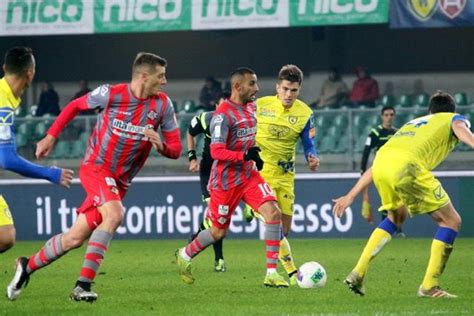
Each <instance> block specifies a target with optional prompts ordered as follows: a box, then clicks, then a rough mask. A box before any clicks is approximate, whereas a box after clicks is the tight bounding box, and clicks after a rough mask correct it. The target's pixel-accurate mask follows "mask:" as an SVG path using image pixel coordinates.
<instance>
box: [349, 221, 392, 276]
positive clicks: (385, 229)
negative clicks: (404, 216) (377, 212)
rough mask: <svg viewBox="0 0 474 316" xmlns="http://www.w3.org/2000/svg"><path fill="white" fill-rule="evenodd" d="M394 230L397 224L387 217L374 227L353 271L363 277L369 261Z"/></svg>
mask: <svg viewBox="0 0 474 316" xmlns="http://www.w3.org/2000/svg"><path fill="white" fill-rule="evenodd" d="M396 230H397V226H396V225H395V224H394V223H393V222H392V221H391V220H390V219H389V218H386V219H384V220H383V222H381V223H380V224H379V226H378V227H377V228H376V229H374V231H373V232H372V235H370V238H369V240H368V241H367V244H366V245H365V248H364V251H362V254H361V256H360V258H359V261H358V262H357V265H356V266H355V268H354V269H353V271H355V272H357V274H358V275H359V276H360V277H361V278H363V277H364V276H365V274H366V273H367V270H368V269H369V264H370V261H372V259H373V258H375V256H377V254H378V253H379V252H380V251H381V250H382V248H383V247H384V246H385V244H387V243H388V242H389V241H390V240H391V239H392V235H393V234H394V233H395V231H396Z"/></svg>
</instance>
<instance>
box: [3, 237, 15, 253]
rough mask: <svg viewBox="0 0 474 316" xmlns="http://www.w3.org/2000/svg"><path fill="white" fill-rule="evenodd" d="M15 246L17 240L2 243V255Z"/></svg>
mask: <svg viewBox="0 0 474 316" xmlns="http://www.w3.org/2000/svg"><path fill="white" fill-rule="evenodd" d="M14 245H15V239H13V240H6V241H4V240H2V241H0V253H4V252H6V251H7V250H8V249H10V248H12V247H13V246H14Z"/></svg>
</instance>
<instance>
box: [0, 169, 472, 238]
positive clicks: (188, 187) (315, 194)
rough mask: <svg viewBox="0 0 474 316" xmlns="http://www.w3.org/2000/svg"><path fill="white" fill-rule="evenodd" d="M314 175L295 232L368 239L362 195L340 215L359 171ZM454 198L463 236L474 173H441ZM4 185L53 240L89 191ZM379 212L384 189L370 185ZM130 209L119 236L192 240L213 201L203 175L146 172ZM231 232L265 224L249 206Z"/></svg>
mask: <svg viewBox="0 0 474 316" xmlns="http://www.w3.org/2000/svg"><path fill="white" fill-rule="evenodd" d="M309 176H310V177H307V178H304V177H303V178H300V179H297V180H296V203H295V206H294V218H293V219H294V222H293V225H292V232H291V236H292V238H326V237H331V238H367V236H369V234H370V233H371V231H372V230H373V229H374V228H375V227H376V226H375V224H372V225H370V224H368V223H367V222H366V221H365V220H364V219H363V218H362V217H361V215H360V207H361V200H360V199H359V200H356V201H355V202H354V204H353V206H352V207H351V208H349V209H348V210H347V212H346V215H345V216H343V217H342V218H341V219H338V218H335V217H334V216H333V215H332V199H333V198H335V197H338V196H340V195H342V194H343V193H345V192H346V191H348V190H349V189H350V187H351V186H352V185H353V184H354V183H355V181H356V177H358V175H355V176H354V178H347V177H346V178H342V176H341V175H339V176H337V177H333V178H330V177H329V178H328V177H325V178H322V177H320V178H314V177H311V176H313V175H309ZM440 180H441V182H442V184H443V186H444V188H445V189H446V191H447V192H448V193H449V194H450V197H451V199H452V202H453V204H454V205H455V207H456V208H457V209H458V211H459V213H460V214H461V216H462V217H463V227H464V229H462V230H461V233H460V236H461V237H474V231H473V230H472V229H469V228H470V227H473V226H474V212H472V205H473V204H472V197H473V196H474V177H470V178H469V177H466V178H459V177H449V178H440ZM0 192H1V193H2V195H3V196H4V198H5V199H6V200H7V202H8V204H9V206H10V210H11V213H12V214H13V217H14V220H15V226H16V229H17V238H18V239H19V240H45V239H48V238H50V237H51V236H52V235H55V234H58V233H60V232H64V231H66V230H68V229H69V227H70V226H71V225H72V223H73V222H74V220H75V218H76V209H77V208H78V207H79V206H80V205H81V203H82V200H83V199H84V197H85V193H84V191H83V189H82V187H81V186H80V184H78V183H77V181H76V183H75V184H73V185H72V187H71V189H69V190H66V189H62V188H59V187H57V186H54V185H51V184H48V183H46V182H43V181H41V180H38V181H35V180H34V181H29V182H27V181H18V180H17V181H16V182H15V181H14V180H1V183H0ZM370 196H371V202H372V203H371V204H372V208H373V209H374V210H373V213H374V219H375V221H376V222H378V221H379V220H380V215H379V214H377V212H376V208H377V206H378V205H379V201H378V198H377V194H376V192H375V189H374V188H373V187H372V188H371V190H370ZM124 206H125V216H124V220H123V223H122V225H121V226H120V228H119V229H118V231H117V238H119V239H170V238H171V239H175V238H180V239H185V238H188V237H189V236H190V235H191V234H192V233H193V232H196V231H197V229H198V226H199V224H200V222H201V219H202V216H203V212H204V210H205V206H204V205H203V204H201V193H200V186H199V181H198V179H197V177H186V178H184V177H181V178H179V177H178V178H174V177H167V178H152V179H147V178H138V179H137V181H136V182H135V183H133V185H132V186H131V187H130V190H129V192H128V193H127V196H126V198H125V200H124ZM435 231H436V226H435V224H434V222H433V220H431V218H430V217H429V216H415V217H414V218H409V219H408V220H407V222H406V224H405V226H404V232H405V233H406V234H407V236H409V237H432V236H433V235H434V233H435ZM229 238H263V225H262V224H261V223H260V222H259V221H257V220H253V221H252V222H251V223H247V222H245V220H244V219H243V217H242V209H241V207H239V208H237V210H236V213H235V214H234V216H233V218H232V224H231V226H230V234H229Z"/></svg>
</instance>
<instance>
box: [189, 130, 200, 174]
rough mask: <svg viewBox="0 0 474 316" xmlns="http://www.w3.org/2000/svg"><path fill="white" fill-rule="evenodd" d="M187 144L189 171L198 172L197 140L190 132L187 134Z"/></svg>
mask: <svg viewBox="0 0 474 316" xmlns="http://www.w3.org/2000/svg"><path fill="white" fill-rule="evenodd" d="M186 143H187V144H188V160H189V171H191V172H198V171H199V163H198V159H197V155H196V140H195V139H194V136H193V135H191V134H190V132H189V131H188V132H187V133H186Z"/></svg>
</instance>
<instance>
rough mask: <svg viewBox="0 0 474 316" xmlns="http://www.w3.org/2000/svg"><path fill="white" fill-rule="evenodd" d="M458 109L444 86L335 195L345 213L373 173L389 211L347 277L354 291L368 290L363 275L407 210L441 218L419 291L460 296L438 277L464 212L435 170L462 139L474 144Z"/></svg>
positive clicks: (425, 294)
mask: <svg viewBox="0 0 474 316" xmlns="http://www.w3.org/2000/svg"><path fill="white" fill-rule="evenodd" d="M455 109H456V104H455V101H454V99H453V97H452V96H451V95H449V94H447V93H445V92H442V91H438V92H437V93H436V94H434V95H433V96H432V97H431V99H430V103H429V115H426V116H423V117H419V118H416V119H414V120H412V121H410V122H408V123H406V124H405V125H404V126H403V127H402V128H401V129H400V130H398V132H397V133H396V134H395V135H394V136H393V137H392V138H391V139H390V140H389V141H388V142H387V143H386V144H385V145H384V146H383V147H382V148H381V149H380V150H379V151H378V153H377V155H376V156H375V160H374V163H373V167H372V168H371V169H369V170H367V172H366V173H364V175H363V176H362V177H361V178H360V179H359V181H358V182H357V184H356V185H355V186H354V187H353V188H352V190H351V191H350V192H349V193H348V194H347V195H345V196H343V197H341V198H338V199H335V200H334V202H335V205H334V208H333V212H334V213H335V214H336V215H337V216H339V217H340V216H341V215H342V214H343V213H344V211H345V210H346V208H347V207H348V206H349V205H350V204H351V203H352V201H353V200H354V198H355V197H356V196H357V195H358V194H359V193H360V192H361V191H362V190H363V189H364V188H365V187H366V186H367V185H368V184H369V183H370V182H371V181H372V179H373V181H374V183H375V186H376V188H377V191H378V193H379V195H380V197H381V200H382V206H381V207H380V208H379V210H387V211H388V217H387V218H386V219H385V220H384V221H383V222H381V223H380V225H379V226H378V227H377V228H376V229H375V230H374V231H373V233H372V235H371V236H370V238H369V240H368V242H367V244H366V246H365V248H364V250H363V252H362V254H361V256H360V258H359V261H358V262H357V265H356V266H355V267H354V269H353V270H352V272H351V273H350V274H349V275H348V276H347V278H346V280H345V283H346V284H347V285H348V286H349V288H350V289H351V290H352V291H353V292H354V293H356V294H360V295H364V294H365V290H364V286H363V280H364V277H365V275H366V273H367V270H368V268H369V263H370V262H371V261H372V259H373V258H374V257H375V256H376V255H377V254H378V253H379V252H380V251H381V250H382V248H383V247H384V245H385V244H387V243H388V242H389V241H390V239H391V236H392V235H393V234H394V232H395V231H396V230H397V227H400V226H401V225H402V224H403V222H404V221H405V219H406V217H407V214H410V215H418V214H429V215H430V216H431V217H432V218H433V220H434V221H435V222H436V223H437V224H438V230H437V232H436V234H435V236H434V239H433V242H432V245H431V256H430V260H429V262H428V267H427V269H426V273H425V277H424V279H423V282H422V284H421V286H420V288H419V289H418V296H419V297H433V298H437V297H445V298H455V297H457V296H456V295H453V294H450V293H448V292H447V291H445V290H443V289H442V288H441V287H440V286H439V277H440V275H441V274H442V273H443V270H444V268H445V266H446V263H447V261H448V258H449V255H450V254H451V252H452V250H453V244H454V240H455V239H456V236H457V234H458V231H459V228H460V225H461V217H460V216H459V214H458V213H457V211H456V209H455V208H454V206H453V205H452V203H451V201H450V199H449V196H448V194H447V193H446V192H445V191H444V189H443V187H442V186H441V183H440V182H439V181H438V180H437V179H436V178H435V177H434V176H433V173H432V172H431V170H433V169H434V168H436V167H437V166H438V165H439V164H440V163H441V162H443V161H444V159H445V158H446V157H447V156H448V154H449V153H450V152H451V151H452V150H453V149H454V147H455V146H456V145H457V144H458V143H459V141H462V142H463V143H466V144H467V145H469V146H470V147H471V148H474V136H473V134H472V133H471V131H470V126H471V124H470V122H469V121H468V120H467V119H466V118H465V117H464V116H462V115H459V114H457V113H455Z"/></svg>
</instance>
